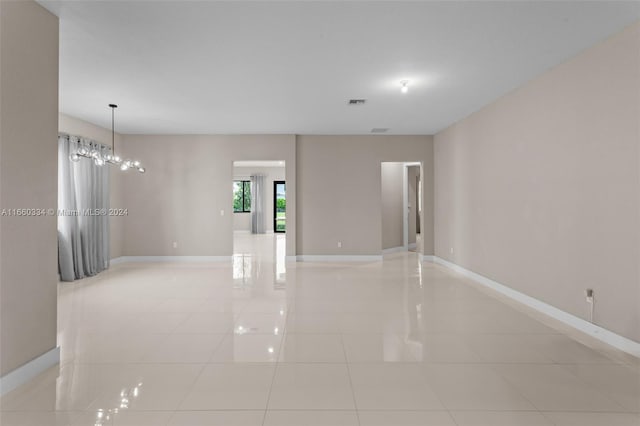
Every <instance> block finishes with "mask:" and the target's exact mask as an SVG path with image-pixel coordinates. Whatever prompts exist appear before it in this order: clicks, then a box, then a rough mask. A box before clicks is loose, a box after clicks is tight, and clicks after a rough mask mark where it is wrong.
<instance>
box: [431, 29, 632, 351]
mask: <svg viewBox="0 0 640 426" xmlns="http://www.w3.org/2000/svg"><path fill="white" fill-rule="evenodd" d="M639 55H640V24H636V25H635V26H633V27H631V28H628V29H627V30H626V31H624V32H623V33H621V34H619V35H617V36H614V37H612V38H611V39H609V40H607V41H605V42H604V43H602V44H599V45H597V46H595V47H592V48H591V49H589V50H587V51H585V52H583V53H582V54H580V55H579V56H577V57H575V58H574V59H572V60H570V61H568V62H567V63H565V64H562V65H560V66H558V67H556V68H554V69H553V70H551V71H549V72H547V73H546V74H543V75H542V76H540V77H538V78H536V79H535V80H533V81H531V82H529V83H528V84H526V85H524V86H523V87H521V88H519V89H518V90H516V91H514V92H512V93H510V94H508V95H507V96H505V97H503V98H502V99H500V100H498V101H497V102H494V103H492V104H491V105H489V106H487V107H485V108H484V109H482V110H481V111H479V112H477V113H475V114H473V115H472V116H470V117H468V118H467V119H465V120H463V121H461V122H459V123H457V124H456V125H454V126H452V127H450V128H448V129H446V130H445V131H443V132H441V133H439V134H438V135H436V136H435V188H436V193H435V200H436V211H435V229H436V235H435V251H436V255H437V256H440V257H442V258H445V259H448V260H450V261H453V262H455V263H457V264H459V265H461V266H463V267H465V268H468V269H470V270H472V271H474V272H477V273H479V274H482V275H484V276H487V277H489V278H491V279H494V280H496V281H498V282H500V283H503V284H505V285H508V286H510V287H512V288H514V289H516V290H518V291H521V292H523V293H526V294H528V295H530V296H533V297H535V298H537V299H540V300H543V301H545V302H547V303H549V304H551V305H554V306H556V307H558V308H560V309H562V310H564V311H568V312H570V313H572V314H574V315H577V316H579V317H581V318H588V310H589V307H588V305H587V303H586V302H585V297H584V290H585V289H586V288H593V289H594V290H595V298H596V305H595V322H596V323H598V324H599V325H601V326H603V327H605V328H607V329H609V330H612V331H614V332H616V333H618V334H621V335H623V336H626V337H628V338H631V339H634V340H636V341H640V308H639V307H640V274H639V264H640V235H639V233H640V205H639V204H640V175H639V170H640V152H639V143H640V131H639V122H640V57H639ZM451 249H453V253H451Z"/></svg>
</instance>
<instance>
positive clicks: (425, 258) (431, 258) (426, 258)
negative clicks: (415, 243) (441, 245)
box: [420, 254, 436, 262]
mask: <svg viewBox="0 0 640 426" xmlns="http://www.w3.org/2000/svg"><path fill="white" fill-rule="evenodd" d="M435 258H436V257H435V256H434V255H432V254H421V255H420V261H421V262H435Z"/></svg>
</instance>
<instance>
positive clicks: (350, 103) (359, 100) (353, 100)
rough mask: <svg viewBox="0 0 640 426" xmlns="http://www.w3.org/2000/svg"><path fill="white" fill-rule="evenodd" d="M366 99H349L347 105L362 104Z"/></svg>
mask: <svg viewBox="0 0 640 426" xmlns="http://www.w3.org/2000/svg"><path fill="white" fill-rule="evenodd" d="M365 102H367V100H366V99H349V105H364V103H365Z"/></svg>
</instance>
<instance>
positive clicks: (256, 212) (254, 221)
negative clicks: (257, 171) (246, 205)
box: [251, 175, 265, 234]
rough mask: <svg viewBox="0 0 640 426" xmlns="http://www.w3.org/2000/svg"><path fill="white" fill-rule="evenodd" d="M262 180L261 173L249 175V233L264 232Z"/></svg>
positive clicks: (263, 179)
mask: <svg viewBox="0 0 640 426" xmlns="http://www.w3.org/2000/svg"><path fill="white" fill-rule="evenodd" d="M264 181H265V177H264V176H263V175H252V176H251V233H252V234H264V233H265V226H264Z"/></svg>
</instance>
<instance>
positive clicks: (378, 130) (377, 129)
mask: <svg viewBox="0 0 640 426" xmlns="http://www.w3.org/2000/svg"><path fill="white" fill-rule="evenodd" d="M388 131H389V129H387V128H386V127H374V128H373V129H371V133H387V132H388Z"/></svg>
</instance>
